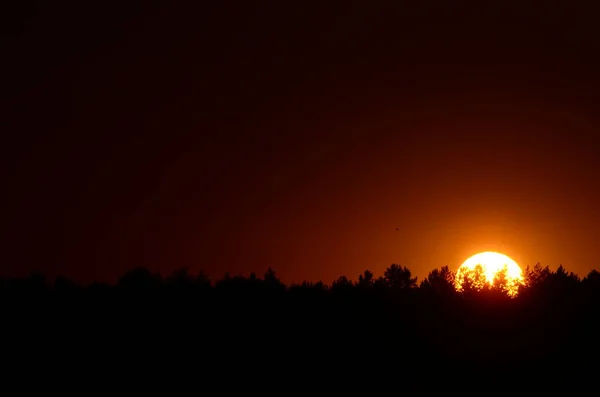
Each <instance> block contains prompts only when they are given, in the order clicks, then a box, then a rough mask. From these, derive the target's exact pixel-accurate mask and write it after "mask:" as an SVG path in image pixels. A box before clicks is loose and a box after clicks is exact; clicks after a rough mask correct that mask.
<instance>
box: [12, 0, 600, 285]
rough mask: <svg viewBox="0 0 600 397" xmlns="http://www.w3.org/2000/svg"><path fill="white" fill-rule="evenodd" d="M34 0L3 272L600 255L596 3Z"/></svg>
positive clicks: (15, 76)
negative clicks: (494, 254)
mask: <svg viewBox="0 0 600 397" xmlns="http://www.w3.org/2000/svg"><path fill="white" fill-rule="evenodd" d="M13 3H14V4H15V5H14V6H12V8H10V9H9V10H8V11H7V12H4V13H3V19H5V20H6V21H3V22H10V23H9V24H6V23H5V24H3V26H4V30H5V31H4V32H3V36H2V37H3V39H2V54H3V56H2V59H3V60H2V63H3V64H4V65H3V67H4V68H5V71H4V72H3V73H2V87H3V88H2V89H1V90H0V91H1V94H0V95H1V98H2V117H1V119H2V121H1V123H2V125H1V129H2V130H3V134H2V135H3V137H4V138H3V142H2V145H1V148H0V150H1V152H0V155H1V165H2V167H1V171H0V172H1V173H0V178H1V182H2V186H3V193H2V198H1V206H0V211H1V214H0V215H1V219H2V222H1V226H0V230H1V246H0V248H1V250H2V251H1V252H2V258H1V261H0V270H1V272H0V273H1V274H3V275H15V274H24V273H27V272H29V271H31V270H41V271H43V272H46V273H48V274H49V275H56V274H62V275H66V276H68V277H71V278H74V279H76V280H83V281H91V280H104V281H114V280H115V278H116V277H117V276H118V275H120V274H121V273H123V272H124V271H125V270H127V269H130V268H132V267H134V266H138V265H142V266H147V267H149V268H151V269H152V270H154V271H158V272H161V273H163V274H167V273H169V272H170V271H172V270H174V269H176V268H180V267H184V266H187V267H189V268H190V270H191V271H194V272H195V271H198V270H200V269H204V270H205V271H206V272H208V274H210V275H211V276H213V277H220V276H222V275H223V274H224V273H225V272H226V271H229V272H231V273H232V274H238V273H242V274H248V272H250V271H256V272H257V273H259V274H262V273H263V272H264V271H265V270H266V269H267V267H268V266H272V267H273V268H274V269H275V270H276V271H277V273H278V274H279V275H280V276H281V277H282V279H283V280H284V281H285V282H296V281H301V280H303V279H308V280H319V279H322V280H324V281H326V282H330V281H331V280H333V279H334V278H336V277H337V276H339V275H341V274H345V275H347V276H349V277H350V278H353V279H355V278H356V277H357V276H358V274H359V273H360V272H362V271H363V270H365V269H371V270H372V271H374V272H375V274H376V275H380V274H382V272H383V270H384V269H385V268H386V267H387V266H389V265H390V264H392V263H398V264H401V265H405V266H408V267H409V268H410V269H412V270H413V272H414V273H415V274H416V275H418V276H419V278H422V277H423V276H425V275H426V274H427V272H428V271H430V270H432V269H433V268H435V267H439V266H442V265H445V264H448V265H450V266H451V267H453V268H456V267H458V266H459V265H460V263H461V262H462V261H463V260H464V259H466V258H467V257H468V256H470V255H472V254H474V253H476V252H479V251H485V250H496V251H500V252H503V253H505V254H507V255H509V256H511V257H512V258H514V259H515V260H516V261H517V262H518V263H519V264H521V265H525V264H530V265H533V264H535V263H536V262H537V261H540V262H541V263H542V264H547V265H550V266H551V267H553V268H556V266H558V264H564V265H565V266H566V267H567V269H569V270H572V271H574V272H576V273H579V274H580V275H585V274H587V272H589V271H590V270H591V269H593V268H598V263H597V257H598V249H597V242H596V239H597V236H598V235H600V211H599V210H598V205H597V203H598V202H599V199H600V190H599V187H598V181H600V172H599V171H600V156H598V153H599V150H600V137H598V127H599V125H600V120H599V114H600V113H599V110H600V94H599V93H600V91H599V88H600V77H599V75H598V73H597V71H598V70H599V66H600V65H598V63H597V61H596V60H595V59H594V58H595V57H596V55H597V53H598V41H597V37H600V34H599V33H600V32H598V31H597V30H598V28H597V21H596V18H595V15H597V14H595V13H594V12H592V11H591V10H587V9H585V8H584V7H583V6H580V5H577V6H575V5H574V3H573V5H572V6H571V5H569V7H572V9H565V8H564V6H563V7H562V8H561V7H558V6H553V5H552V4H551V3H549V2H543V3H539V4H538V5H534V4H533V3H528V4H531V5H530V6H525V5H524V4H522V2H519V3H518V4H517V3H516V4H512V5H511V4H510V2H501V5H498V6H497V7H495V6H492V5H489V4H487V3H486V5H482V4H480V3H481V2H469V3H460V2H446V1H444V2H442V1H439V2H428V3H426V2H417V3H415V4H413V5H409V4H408V3H406V4H403V5H398V3H402V2H391V1H390V2H368V3H369V5H368V6H367V5H366V4H367V2H359V1H336V2H315V4H309V2H281V1H270V2H265V1H260V2H253V3H252V4H250V2H208V1H207V2H190V3H189V4H187V5H182V3H178V5H168V4H167V2H165V4H164V5H158V4H157V3H152V2H139V3H138V4H135V3H134V2H132V3H129V4H130V5H127V6H124V5H123V4H117V3H115V5H112V4H111V3H110V2H106V3H102V4H98V5H94V6H91V5H87V4H80V3H86V2H75V1H66V2H65V1H57V2H52V3H51V4H50V3H46V2H28V1H21V2H17V1H14V2H13ZM142 3H143V4H144V6H143V7H142ZM196 3H199V4H196ZM212 3H215V4H212ZM217 3H218V4H219V5H217ZM242 3H243V4H242ZM296 3H298V4H296ZM148 4H153V5H148ZM569 4H571V3H569ZM541 5H543V6H541ZM396 228H398V229H399V230H398V231H396Z"/></svg>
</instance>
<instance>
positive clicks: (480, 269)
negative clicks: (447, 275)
mask: <svg viewBox="0 0 600 397" xmlns="http://www.w3.org/2000/svg"><path fill="white" fill-rule="evenodd" d="M497 277H503V278H504V284H503V286H502V287H503V288H504V289H505V290H506V293H507V294H508V295H510V296H515V295H516V294H517V291H518V287H519V285H520V284H521V283H522V282H523V272H522V270H521V267H519V265H518V264H517V262H515V261H514V260H512V259H511V258H510V257H508V256H506V255H504V254H500V253H498V252H480V253H479V254H476V255H473V256H472V257H470V258H469V259H467V260H466V261H464V262H463V264H462V265H461V266H460V267H459V268H458V271H457V272H456V289H457V290H459V291H462V290H463V285H464V282H465V281H468V282H469V283H471V285H472V286H473V288H475V289H477V290H479V289H481V288H483V286H484V285H485V284H488V285H489V286H492V285H493V284H494V279H496V278H497Z"/></svg>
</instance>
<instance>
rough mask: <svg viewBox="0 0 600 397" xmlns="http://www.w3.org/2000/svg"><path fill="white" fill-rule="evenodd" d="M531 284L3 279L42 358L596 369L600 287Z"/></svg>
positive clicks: (407, 277)
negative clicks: (46, 354)
mask: <svg viewBox="0 0 600 397" xmlns="http://www.w3.org/2000/svg"><path fill="white" fill-rule="evenodd" d="M465 274H467V276H465ZM523 276H524V279H523V282H522V284H520V285H519V286H518V293H517V294H516V295H512V296H511V295H510V294H509V293H508V287H507V279H506V277H505V274H504V273H503V272H499V273H498V274H497V276H496V278H495V279H494V280H493V282H492V283H487V282H483V281H482V279H481V277H482V272H481V269H480V268H476V269H474V270H473V271H472V272H471V273H462V275H461V277H462V278H461V279H460V280H458V288H457V278H456V277H457V275H456V273H455V272H454V271H452V270H451V269H450V268H449V267H447V266H444V267H441V268H437V269H434V270H432V271H431V272H430V273H429V274H428V275H427V277H425V278H424V279H423V280H421V281H420V282H419V281H418V280H417V278H416V277H414V276H413V274H412V272H411V271H410V269H408V268H407V267H404V266H399V265H396V264H393V265H391V266H390V267H388V268H387V269H386V270H385V271H384V273H383V275H382V276H380V277H375V275H374V274H373V272H371V271H369V270H365V271H364V272H363V273H362V274H360V275H358V277H357V279H356V280H351V279H349V278H348V277H346V276H340V277H339V278H337V279H336V280H334V281H333V282H332V283H331V284H326V283H323V282H321V281H319V282H308V281H305V282H302V283H299V284H291V285H285V284H284V283H283V282H282V281H281V280H280V279H279V278H278V277H277V275H276V273H275V271H274V270H273V269H271V268H269V269H268V270H267V271H266V273H265V274H264V275H263V276H262V277H258V276H257V275H256V274H255V273H251V274H250V275H249V276H247V277H245V276H239V275H238V276H231V275H230V274H228V273H227V274H225V276H224V277H222V278H221V279H218V280H216V281H214V282H213V281H212V280H210V279H209V277H207V275H206V274H205V273H203V272H200V273H198V274H192V273H190V272H189V271H188V270H187V269H179V270H176V271H174V272H173V273H171V274H170V275H168V276H166V277H163V276H161V275H160V274H155V273H152V272H151V271H149V270H148V269H145V268H141V267H139V268H135V269H132V270H130V271H128V272H126V273H125V274H123V275H122V276H121V277H120V278H119V280H118V282H117V283H116V284H115V285H110V284H103V283H92V284H89V285H81V284H77V283H75V282H73V281H71V280H69V279H67V278H64V277H58V278H56V279H55V280H54V281H53V282H48V281H47V280H46V278H45V277H44V276H43V275H42V274H39V273H35V274H32V275H31V276H29V277H27V278H15V279H2V280H1V281H0V304H1V309H2V313H3V319H4V322H3V324H4V325H3V331H4V335H5V336H4V340H13V341H17V340H21V341H22V340H23V339H24V338H25V339H27V340H28V342H27V346H28V348H31V349H34V350H35V349H38V352H39V349H42V350H43V349H44V347H43V346H44V345H45V346H46V347H47V346H53V347H54V348H56V347H57V346H61V349H63V350H62V353H61V354H63V355H64V354H66V353H65V352H66V351H69V352H77V351H78V348H77V346H80V347H81V346H85V348H84V350H85V354H86V355H88V356H90V355H91V356H94V357H96V356H105V355H107V354H109V352H113V354H116V353H115V349H117V346H120V348H119V349H124V348H125V347H124V346H126V349H127V351H130V352H134V351H135V352H137V353H136V357H137V358H138V359H139V358H140V357H147V356H148V355H150V356H152V357H155V358H156V357H158V356H160V357H163V358H164V357H171V359H172V360H174V358H173V357H175V356H177V357H179V358H181V357H182V356H185V357H188V358H190V357H192V358H194V360H200V362H202V363H204V364H198V363H197V365H205V364H206V365H207V367H206V368H204V369H203V373H205V374H206V373H208V372H210V371H217V372H218V371H219V370H218V368H221V371H225V369H223V368H227V370H226V371H225V372H226V373H232V371H235V368H237V370H239V371H241V372H244V373H249V372H252V371H258V370H259V369H260V370H261V371H263V372H264V371H271V372H273V371H275V372H277V371H282V368H286V366H287V367H289V366H290V365H300V364H299V363H300V361H302V360H305V361H306V362H308V363H310V366H311V368H312V370H314V371H316V370H317V369H318V368H320V370H322V371H324V372H327V371H329V369H328V368H331V367H335V368H342V367H343V368H346V369H348V370H350V369H354V370H355V371H357V370H358V369H357V368H360V371H362V372H363V373H364V371H368V370H369V369H371V370H372V369H373V368H379V371H383V370H385V369H388V370H389V369H390V368H395V369H398V368H400V367H402V371H403V372H402V373H403V374H405V375H406V376H409V375H407V374H410V373H416V372H418V371H422V370H425V371H434V370H435V369H439V370H440V371H442V370H443V371H446V372H447V371H448V369H449V368H461V371H470V373H472V374H475V373H476V374H479V375H478V376H485V375H486V374H488V375H489V374H490V373H491V374H494V373H495V372H494V371H496V373H497V371H499V370H502V369H506V368H511V369H512V370H514V371H519V370H522V371H526V370H528V369H531V368H533V367H536V366H538V367H539V366H546V367H548V368H555V369H556V368H563V369H564V368H572V367H573V366H574V365H575V364H577V363H580V364H581V363H583V362H586V361H585V360H597V357H600V355H599V353H600V351H599V350H600V349H598V345H597V342H596V341H597V337H598V335H599V331H600V321H599V320H600V318H599V316H598V315H599V314H600V273H599V272H598V271H596V270H593V271H591V272H590V273H589V274H588V275H586V276H585V277H583V278H580V277H579V276H577V275H576V274H574V273H572V272H568V271H567V270H566V269H565V268H564V267H563V266H560V267H558V269H557V270H555V271H552V270H551V269H550V268H549V267H547V266H546V267H542V266H541V265H540V264H536V265H535V266H533V267H531V268H529V267H527V268H525V269H524V271H523ZM77 341H80V342H77ZM78 343H79V344H78ZM19 346H23V344H21V345H19ZM117 350H118V349H117ZM120 352H121V353H122V350H120ZM20 353H21V354H22V351H21V352H20ZM300 357H304V359H302V360H301V359H300ZM384 357H388V358H387V359H386V358H384ZM581 357H584V359H582V358H581ZM164 360H166V359H163V361H161V362H163V363H164V362H167V361H164ZM582 360H584V361H582ZM142 361H143V360H142ZM177 362H181V360H180V359H179V360H178V361H177ZM388 362H389V363H391V364H385V363H388ZM207 363H210V365H209V364H207ZM334 363H335V364H334ZM390 366H391V367H390ZM207 368H208V369H207ZM491 368H496V370H494V371H492V370H491ZM398 370H399V369H398ZM411 371H412V372H411ZM490 371H491V372H490ZM273 373H274V372H273ZM288 373H289V371H288ZM380 374H381V372H380ZM429 386H431V387H434V386H435V382H434V384H430V385H429ZM420 387H423V386H420ZM422 390H425V389H422Z"/></svg>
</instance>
